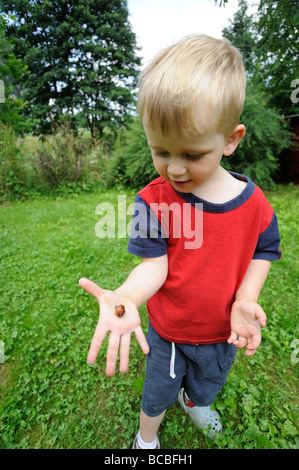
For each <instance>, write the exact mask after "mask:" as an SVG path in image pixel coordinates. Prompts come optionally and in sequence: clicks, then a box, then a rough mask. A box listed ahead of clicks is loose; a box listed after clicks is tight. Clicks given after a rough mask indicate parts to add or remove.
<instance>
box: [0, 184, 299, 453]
mask: <svg viewBox="0 0 299 470" xmlns="http://www.w3.org/2000/svg"><path fill="white" fill-rule="evenodd" d="M124 193H125V192H124V191H123V192H122V194H124ZM125 194H126V195H127V204H129V203H131V202H133V200H134V194H133V192H131V191H130V192H126V193H125ZM117 196H118V192H117V191H109V192H102V193H98V194H91V195H88V196H86V195H77V196H74V197H72V198H58V199H39V200H32V201H27V202H22V203H11V204H7V205H3V206H1V207H0V214H1V221H0V225H1V232H0V240H1V254H0V256H1V266H0V269H1V296H0V341H2V342H3V343H2V344H4V350H5V357H4V362H3V363H2V364H0V448H10V449H14V448H15V449H19V448H63V449H66V448H102V449H119V448H130V447H131V445H132V440H133V438H134V436H135V433H136V431H137V429H138V418H139V409H140V400H141V393H142V377H143V373H144V367H145V361H144V357H143V354H142V352H141V350H140V349H139V346H138V344H137V342H136V340H135V338H133V339H132V343H131V361H130V371H129V372H128V373H127V374H124V375H120V374H119V373H117V374H116V375H115V376H114V377H112V378H107V377H106V376H105V375H104V370H105V354H106V351H105V346H104V347H103V349H102V350H101V352H100V355H99V358H98V360H97V363H96V365H95V366H93V367H89V366H88V365H87V364H86V356H87V353H88V349H89V345H90V341H91V338H92V336H93V332H94V329H95V326H96V323H97V318H98V305H97V303H96V301H95V300H94V299H93V298H92V297H91V296H89V295H88V294H86V293H85V291H83V290H82V289H81V288H80V287H79V286H78V279H79V278H80V277H82V276H85V277H88V278H90V279H92V280H94V281H95V282H97V283H98V284H99V285H101V286H103V287H105V288H108V289H113V288H115V287H117V286H118V285H119V284H120V283H121V282H123V281H124V279H125V278H126V276H127V275H128V273H129V272H130V271H131V270H132V268H133V267H134V266H135V263H136V260H135V259H134V257H133V256H131V255H130V254H129V253H128V252H127V250H126V246H127V240H126V239H117V238H116V239H104V240H100V239H99V238H97V237H96V236H95V234H94V227H95V224H96V222H97V220H98V219H99V216H97V215H95V208H96V206H97V204H99V203H100V202H107V201H109V202H113V203H114V204H115V206H117ZM267 196H268V198H269V200H270V202H271V203H272V205H273V206H274V208H275V210H276V213H277V216H278V220H279V223H280V231H281V236H282V244H281V246H282V250H283V256H282V259H281V260H280V261H279V262H276V263H273V266H272V268H271V271H270V275H269V277H268V280H267V282H266V285H265V286H264V289H263V292H262V294H261V297H260V303H261V304H262V306H263V307H264V309H265V311H266V313H267V315H268V325H267V328H266V329H265V330H264V332H263V341H262V344H261V346H260V348H259V349H258V352H257V353H256V355H255V356H254V357H252V358H247V357H245V355H244V353H243V351H238V354H237V359H236V362H235V365H234V366H233V369H232V371H231V373H230V375H229V378H228V380H227V383H226V386H225V388H224V389H223V390H222V392H221V393H220V394H219V396H218V397H217V400H216V407H217V409H218V410H219V412H220V413H221V416H222V422H223V425H224V432H223V434H222V435H219V436H218V438H217V439H216V441H215V442H214V443H212V442H211V441H209V440H208V438H207V437H206V436H205V435H204V434H203V433H201V432H199V431H197V430H196V429H195V428H194V426H193V425H192V423H191V422H190V420H189V418H188V417H186V416H185V415H184V414H183V412H182V410H181V409H180V408H179V407H178V405H177V404H176V405H174V406H173V407H172V408H171V409H170V410H168V412H167V415H166V417H165V419H164V421H163V423H162V425H161V429H160V441H161V445H162V447H163V448H177V449H178V448H182V449H184V448H189V449H198V448H203V449H206V448H255V449H259V448H275V449H278V448H296V447H297V445H298V433H297V418H298V362H297V361H299V351H298V354H297V352H296V347H295V346H294V343H293V345H292V342H293V340H294V339H297V338H299V334H298V330H297V329H296V328H297V314H298V308H297V307H298V306H297V285H298V252H297V233H298V222H297V214H298V188H296V187H295V186H290V187H283V186H280V187H278V188H277V189H276V190H275V191H274V192H271V193H267ZM140 312H141V316H142V325H143V327H144V329H145V330H146V327H147V319H146V310H145V307H144V306H143V307H142V308H141V309H140ZM297 348H298V349H299V346H297ZM0 352H1V350H0ZM292 358H293V360H292Z"/></svg>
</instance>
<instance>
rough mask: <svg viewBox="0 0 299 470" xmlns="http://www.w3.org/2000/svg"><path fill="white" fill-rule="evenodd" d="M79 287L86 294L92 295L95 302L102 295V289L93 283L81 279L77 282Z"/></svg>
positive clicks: (83, 278)
mask: <svg viewBox="0 0 299 470" xmlns="http://www.w3.org/2000/svg"><path fill="white" fill-rule="evenodd" d="M79 286H81V287H82V288H83V289H84V290H85V291H86V292H88V293H89V294H91V295H93V296H94V297H95V298H96V299H97V300H98V299H99V298H100V296H101V294H102V293H103V289H102V288H101V287H100V286H98V285H97V284H95V282H93V281H90V280H89V279H86V278H85V277H82V278H81V279H80V280H79Z"/></svg>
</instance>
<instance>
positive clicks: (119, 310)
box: [115, 305, 126, 317]
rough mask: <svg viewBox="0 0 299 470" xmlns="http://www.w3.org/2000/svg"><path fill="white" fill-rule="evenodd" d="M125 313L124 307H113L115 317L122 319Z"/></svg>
mask: <svg viewBox="0 0 299 470" xmlns="http://www.w3.org/2000/svg"><path fill="white" fill-rule="evenodd" d="M125 313H126V309H125V306H124V305H116V307H115V315H117V316H118V317H122V316H123V315H124V314H125Z"/></svg>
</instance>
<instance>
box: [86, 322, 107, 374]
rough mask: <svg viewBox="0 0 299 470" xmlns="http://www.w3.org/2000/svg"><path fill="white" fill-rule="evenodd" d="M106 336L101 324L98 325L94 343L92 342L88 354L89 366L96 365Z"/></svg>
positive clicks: (93, 339)
mask: <svg viewBox="0 0 299 470" xmlns="http://www.w3.org/2000/svg"><path fill="white" fill-rule="evenodd" d="M105 336H106V331H105V330H104V331H103V330H102V329H101V327H100V326H99V324H98V325H97V327H96V331H95V333H94V335H93V338H92V341H91V345H90V348H89V353H88V356H87V364H90V365H92V364H94V363H95V361H96V358H97V356H98V354H99V350H100V348H101V346H102V343H103V341H104V339H105Z"/></svg>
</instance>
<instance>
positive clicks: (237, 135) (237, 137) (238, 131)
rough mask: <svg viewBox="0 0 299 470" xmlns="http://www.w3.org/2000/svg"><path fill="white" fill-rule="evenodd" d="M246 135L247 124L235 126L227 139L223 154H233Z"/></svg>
mask: <svg viewBox="0 0 299 470" xmlns="http://www.w3.org/2000/svg"><path fill="white" fill-rule="evenodd" d="M244 135H245V126H244V125H243V124H239V125H238V126H237V127H236V128H235V130H234V132H233V133H232V134H231V135H230V136H229V138H228V139H227V141H226V144H225V147H224V151H223V155H226V156H228V155H231V154H232V153H233V152H234V151H235V150H236V148H237V147H238V145H239V143H240V142H241V140H242V139H243V137H244Z"/></svg>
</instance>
